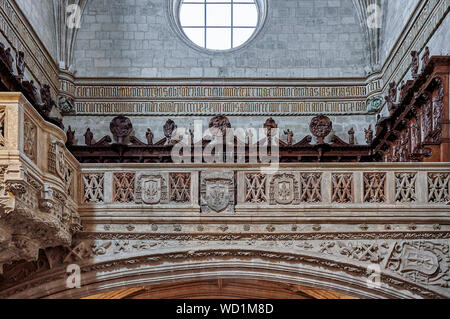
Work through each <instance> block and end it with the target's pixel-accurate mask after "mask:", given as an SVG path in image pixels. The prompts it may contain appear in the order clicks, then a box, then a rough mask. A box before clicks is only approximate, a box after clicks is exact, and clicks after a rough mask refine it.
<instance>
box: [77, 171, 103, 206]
mask: <svg viewBox="0 0 450 319" xmlns="http://www.w3.org/2000/svg"><path fill="white" fill-rule="evenodd" d="M82 178H83V185H84V194H83V202H84V203H92V202H94V203H99V202H103V201H104V179H105V176H104V175H103V174H83V176H82Z"/></svg>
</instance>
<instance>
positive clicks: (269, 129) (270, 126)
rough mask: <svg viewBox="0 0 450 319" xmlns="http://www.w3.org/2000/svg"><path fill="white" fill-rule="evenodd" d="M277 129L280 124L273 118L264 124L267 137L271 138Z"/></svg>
mask: <svg viewBox="0 0 450 319" xmlns="http://www.w3.org/2000/svg"><path fill="white" fill-rule="evenodd" d="M277 128H278V124H277V122H275V120H274V119H273V118H269V119H268V120H267V121H266V123H264V132H265V133H266V136H267V137H271V136H272V135H273V133H275V130H276V129H277Z"/></svg>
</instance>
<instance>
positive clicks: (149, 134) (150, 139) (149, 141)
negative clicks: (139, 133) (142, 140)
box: [145, 128, 154, 145]
mask: <svg viewBox="0 0 450 319" xmlns="http://www.w3.org/2000/svg"><path fill="white" fill-rule="evenodd" d="M145 137H146V138H147V144H148V145H153V137H154V135H153V132H152V130H151V129H149V128H148V129H147V133H145Z"/></svg>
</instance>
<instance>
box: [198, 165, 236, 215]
mask: <svg viewBox="0 0 450 319" xmlns="http://www.w3.org/2000/svg"><path fill="white" fill-rule="evenodd" d="M200 196H201V210H202V213H233V212H234V173H233V172H211V173H202V175H201V185H200Z"/></svg>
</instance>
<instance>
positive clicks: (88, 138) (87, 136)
mask: <svg viewBox="0 0 450 319" xmlns="http://www.w3.org/2000/svg"><path fill="white" fill-rule="evenodd" d="M93 139H94V134H93V133H92V132H91V129H90V128H89V127H88V129H87V130H86V133H84V142H85V143H86V145H87V146H90V145H92V141H93Z"/></svg>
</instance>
